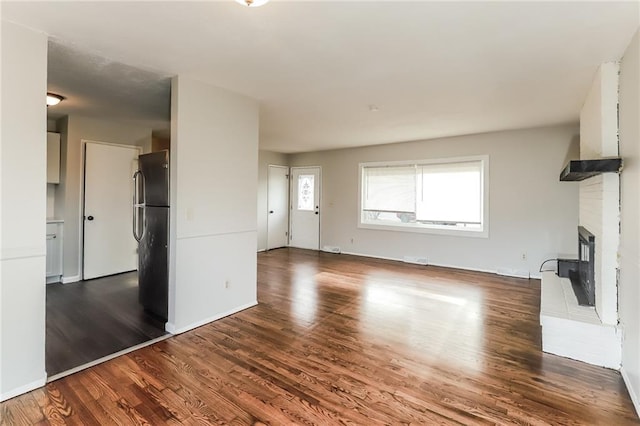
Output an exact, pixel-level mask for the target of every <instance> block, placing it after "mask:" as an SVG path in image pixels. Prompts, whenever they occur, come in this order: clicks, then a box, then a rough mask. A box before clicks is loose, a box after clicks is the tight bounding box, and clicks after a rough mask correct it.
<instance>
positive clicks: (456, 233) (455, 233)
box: [358, 222, 489, 238]
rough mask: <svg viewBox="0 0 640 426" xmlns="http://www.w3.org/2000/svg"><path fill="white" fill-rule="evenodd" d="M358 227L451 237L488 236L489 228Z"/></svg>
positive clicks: (368, 224) (366, 225) (367, 224)
mask: <svg viewBox="0 0 640 426" xmlns="http://www.w3.org/2000/svg"><path fill="white" fill-rule="evenodd" d="M358 228H360V229H372V230H378V231H399V232H411V233H414V234H434V235H448V236H452V237H470V238H489V229H488V227H487V226H486V225H485V227H484V229H451V228H447V227H444V226H443V227H438V226H429V227H416V226H411V225H400V224H398V225H377V224H372V223H362V222H360V223H358Z"/></svg>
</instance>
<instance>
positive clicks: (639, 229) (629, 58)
mask: <svg viewBox="0 0 640 426" xmlns="http://www.w3.org/2000/svg"><path fill="white" fill-rule="evenodd" d="M619 93H620V156H621V157H622V158H623V161H624V170H623V171H622V173H621V174H620V207H621V212H620V213H621V216H620V231H621V233H620V280H619V282H618V300H619V315H620V325H621V326H622V328H623V330H624V338H623V341H622V374H623V377H624V378H625V382H626V383H627V388H628V389H629V393H630V394H631V397H632V399H633V401H634V404H635V406H636V411H637V412H638V414H640V205H639V198H640V197H639V196H638V190H639V188H640V120H638V117H640V30H639V31H638V32H636V34H635V36H634V37H633V40H632V41H631V44H629V47H628V48H627V51H626V53H625V54H624V57H623V59H622V62H621V63H620V91H619Z"/></svg>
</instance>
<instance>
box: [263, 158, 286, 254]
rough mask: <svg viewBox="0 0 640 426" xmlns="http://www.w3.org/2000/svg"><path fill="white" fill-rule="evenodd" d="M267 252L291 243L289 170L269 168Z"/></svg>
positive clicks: (279, 167)
mask: <svg viewBox="0 0 640 426" xmlns="http://www.w3.org/2000/svg"><path fill="white" fill-rule="evenodd" d="M267 208H268V209H269V214H268V215H267V250H270V249H274V248H278V247H285V246H286V245H287V244H288V242H289V234H288V232H289V214H288V213H289V168H288V167H284V166H269V176H268V179H267Z"/></svg>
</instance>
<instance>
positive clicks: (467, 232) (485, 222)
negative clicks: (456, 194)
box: [357, 155, 490, 238]
mask: <svg viewBox="0 0 640 426" xmlns="http://www.w3.org/2000/svg"><path fill="white" fill-rule="evenodd" d="M471 161H480V163H481V170H482V176H481V182H482V225H481V228H480V229H464V228H458V227H453V226H450V225H435V224H430V225H426V224H425V225H421V226H415V225H413V224H405V223H398V224H393V225H391V224H375V223H366V222H363V221H362V205H363V196H364V194H363V193H362V191H363V188H364V182H363V180H364V169H365V168H366V167H393V166H411V165H417V166H421V165H426V166H428V165H431V164H448V163H465V162H471ZM489 183H490V181H489V156H488V155H474V156H465V157H448V158H431V159H425V160H401V161H376V162H367V163H359V164H358V211H357V215H358V228H360V229H374V230H383V231H400V232H413V233H418V234H436V235H451V236H461V237H475V238H489V186H490V185H489Z"/></svg>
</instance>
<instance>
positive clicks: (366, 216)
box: [359, 156, 489, 237]
mask: <svg viewBox="0 0 640 426" xmlns="http://www.w3.org/2000/svg"><path fill="white" fill-rule="evenodd" d="M488 168H489V158H488V157H487V156H482V157H466V158H455V159H446V160H425V161H419V162H389V163H366V164H361V165H360V176H361V182H360V189H361V194H360V195H361V199H360V220H359V226H360V227H363V228H376V229H394V230H403V231H413V232H432V233H441V234H462V235H473V236H483V237H487V236H488V226H487V223H488V208H487V207H488Z"/></svg>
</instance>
